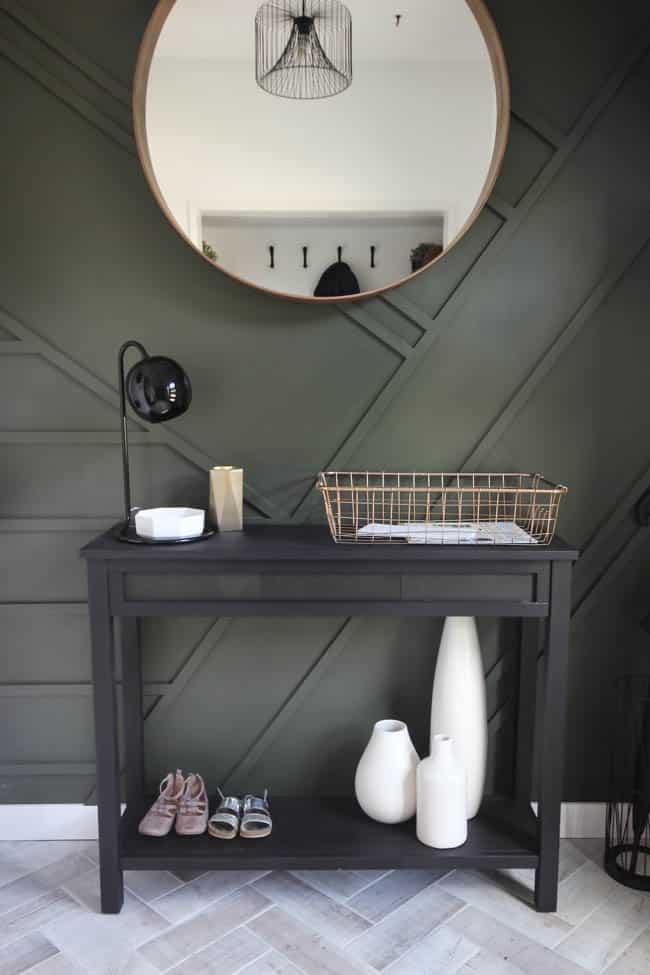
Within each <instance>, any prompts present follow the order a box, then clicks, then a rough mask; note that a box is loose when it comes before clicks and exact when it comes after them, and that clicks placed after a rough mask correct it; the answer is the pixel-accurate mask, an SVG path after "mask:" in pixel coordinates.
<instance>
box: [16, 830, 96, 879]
mask: <svg viewBox="0 0 650 975" xmlns="http://www.w3.org/2000/svg"><path fill="white" fill-rule="evenodd" d="M95 846H96V844H95V843H93V842H92V841H88V840H38V841H29V842H27V841H23V842H9V841H7V840H3V841H1V842H0V887H2V886H4V885H5V884H7V883H11V881H13V880H17V879H18V878H19V877H24V876H25V875H26V874H28V873H33V872H34V871H35V870H41V869H42V868H43V867H48V866H49V865H50V864H52V863H55V862H56V861H57V860H62V859H63V858H64V857H67V856H70V855H71V854H74V853H78V854H81V853H84V854H86V855H88V854H89V853H90V852H91V851H92V850H93V848H94V847H95Z"/></svg>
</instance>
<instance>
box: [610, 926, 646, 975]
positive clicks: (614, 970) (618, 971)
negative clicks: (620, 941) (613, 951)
mask: <svg viewBox="0 0 650 975" xmlns="http://www.w3.org/2000/svg"><path fill="white" fill-rule="evenodd" d="M605 972H606V973H607V975H648V972H650V928H649V929H648V930H647V931H644V932H643V934H641V935H639V937H638V938H636V939H635V940H634V941H633V942H632V944H631V945H630V946H629V947H628V948H626V949H625V951H624V952H623V954H622V955H620V956H619V957H618V958H617V960H616V961H615V962H613V963H612V964H611V965H610V966H609V968H606V969H605Z"/></svg>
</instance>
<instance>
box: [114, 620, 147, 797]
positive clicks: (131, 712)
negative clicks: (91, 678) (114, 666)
mask: <svg viewBox="0 0 650 975" xmlns="http://www.w3.org/2000/svg"><path fill="white" fill-rule="evenodd" d="M120 644H121V650H122V700H123V702H124V761H125V766H126V801H127V803H128V805H130V806H136V807H137V806H139V805H140V803H141V802H142V797H143V796H144V723H143V702H142V653H141V650H140V641H139V639H138V621H137V619H136V618H135V617H133V616H122V617H121V619H120Z"/></svg>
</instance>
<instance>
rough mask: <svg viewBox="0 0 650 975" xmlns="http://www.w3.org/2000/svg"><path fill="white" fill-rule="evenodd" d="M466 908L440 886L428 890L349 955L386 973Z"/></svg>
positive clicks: (359, 942) (377, 927) (369, 933)
mask: <svg viewBox="0 0 650 975" xmlns="http://www.w3.org/2000/svg"><path fill="white" fill-rule="evenodd" d="M462 907H463V902H462V901H461V900H459V899H458V898H456V897H454V896H453V895H452V894H450V893H448V892H447V891H444V890H441V889H440V887H439V886H438V885H437V884H436V885H435V886H434V887H428V888H427V889H426V890H423V891H422V892H421V893H419V894H416V896H415V897H413V898H411V900H410V901H408V903H406V904H404V905H403V906H402V907H400V908H398V909H397V910H396V911H394V912H393V913H392V914H390V915H389V916H388V917H387V918H384V920H383V921H380V922H379V923H378V924H377V925H375V926H374V927H373V928H371V929H370V930H369V931H366V933H365V934H362V935H361V937H359V938H357V939H356V940H355V941H353V942H352V943H351V944H350V945H349V947H348V952H349V953H350V954H351V955H353V956H354V957H355V958H358V959H360V960H361V961H364V962H366V964H368V965H372V967H373V968H376V969H377V970H378V971H383V970H384V969H385V968H388V966H389V965H390V964H391V963H392V962H395V961H397V959H398V958H401V956H402V955H403V954H405V953H406V952H407V951H408V950H409V948H412V947H413V946H414V945H415V944H417V942H418V941H421V940H422V938H425V937H426V936H427V935H428V934H430V933H431V932H432V931H433V930H434V929H435V928H436V927H437V926H438V925H439V924H442V922H443V921H446V920H447V919H448V918H450V917H452V916H453V915H454V914H455V913H456V912H457V911H459V910H460V909H461V908H462Z"/></svg>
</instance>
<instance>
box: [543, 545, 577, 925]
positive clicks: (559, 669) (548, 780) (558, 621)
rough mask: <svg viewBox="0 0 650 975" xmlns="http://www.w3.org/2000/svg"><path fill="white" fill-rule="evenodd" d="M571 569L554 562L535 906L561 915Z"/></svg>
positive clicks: (544, 692) (569, 566) (545, 687)
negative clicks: (559, 876)
mask: <svg viewBox="0 0 650 975" xmlns="http://www.w3.org/2000/svg"><path fill="white" fill-rule="evenodd" d="M571 568H572V567H571V563H570V562H554V563H553V564H552V568H551V592H550V600H551V605H550V615H549V620H548V628H547V640H546V654H545V668H544V690H543V697H542V726H541V741H540V743H539V756H540V761H539V809H538V838H539V866H538V868H537V871H536V873H535V906H536V908H537V910H538V911H555V910H556V908H557V885H558V868H559V855H560V813H561V809H562V784H563V770H564V761H563V752H564V734H565V728H566V710H567V676H568V663H569V622H570V614H571Z"/></svg>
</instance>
